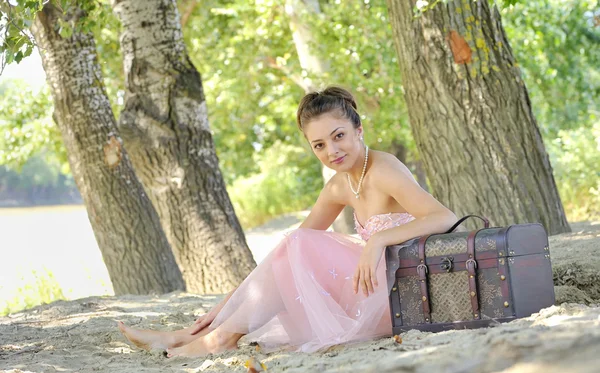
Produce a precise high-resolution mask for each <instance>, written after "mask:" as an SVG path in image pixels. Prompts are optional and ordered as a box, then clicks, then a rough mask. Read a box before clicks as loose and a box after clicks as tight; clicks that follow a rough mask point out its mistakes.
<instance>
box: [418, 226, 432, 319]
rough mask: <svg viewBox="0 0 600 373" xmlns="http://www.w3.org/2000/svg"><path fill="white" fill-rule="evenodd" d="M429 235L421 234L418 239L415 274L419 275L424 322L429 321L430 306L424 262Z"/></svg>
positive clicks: (426, 270)
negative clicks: (417, 261) (417, 262)
mask: <svg viewBox="0 0 600 373" xmlns="http://www.w3.org/2000/svg"><path fill="white" fill-rule="evenodd" d="M430 236H431V235H427V236H423V237H421V238H420V239H419V265H418V266H417V274H418V275H419V285H420V288H421V302H422V303H423V318H424V320H425V322H426V323H431V307H430V305H429V289H428V286H427V285H428V284H427V272H429V270H428V269H427V264H426V263H425V244H426V243H427V239H428V238H429V237H430Z"/></svg>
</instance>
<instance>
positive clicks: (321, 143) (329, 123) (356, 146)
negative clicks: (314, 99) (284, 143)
mask: <svg viewBox="0 0 600 373" xmlns="http://www.w3.org/2000/svg"><path fill="white" fill-rule="evenodd" d="M361 134H362V126H361V127H358V128H354V126H353V125H352V122H350V120H348V119H346V118H340V117H339V116H337V115H333V114H331V113H326V114H323V115H320V116H318V117H317V118H315V119H313V120H311V121H310V122H309V123H308V124H306V125H305V126H304V135H305V136H306V138H307V140H308V143H309V144H310V146H311V148H312V150H313V152H314V153H315V155H316V156H317V158H319V160H320V161H321V163H323V164H324V165H325V166H327V167H329V168H331V169H333V170H335V171H348V170H349V169H350V168H352V166H353V165H354V164H355V163H356V162H357V161H358V160H359V157H360V155H361V152H362V148H363V145H362V143H361V141H360V136H361Z"/></svg>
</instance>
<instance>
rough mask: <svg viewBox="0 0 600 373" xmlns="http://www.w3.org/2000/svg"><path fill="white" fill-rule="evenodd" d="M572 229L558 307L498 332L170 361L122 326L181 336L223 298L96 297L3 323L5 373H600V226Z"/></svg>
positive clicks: (558, 253) (559, 239)
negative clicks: (137, 342) (255, 366)
mask: <svg viewBox="0 0 600 373" xmlns="http://www.w3.org/2000/svg"><path fill="white" fill-rule="evenodd" d="M288 223H290V224H293V222H291V221H288ZM286 224H287V223H286ZM288 227H289V226H288ZM572 228H573V232H572V233H569V234H563V235H559V236H553V237H551V238H550V250H551V255H552V263H553V267H554V268H553V269H554V275H555V284H557V285H558V286H556V288H555V290H556V296H557V305H555V306H552V307H550V308H547V309H544V310H542V311H541V312H539V313H538V314H534V315H532V316H531V317H529V318H526V319H521V320H516V321H513V322H511V323H507V324H502V325H497V326H495V327H492V328H486V329H477V330H461V331H448V332H443V333H423V332H416V331H412V332H408V333H405V334H403V335H402V336H401V337H402V343H397V342H395V341H394V340H393V339H392V338H384V339H380V340H376V341H371V342H365V343H356V344H351V345H344V346H336V347H334V348H331V349H329V350H327V351H324V352H318V353H313V354H302V353H290V352H285V351H279V352H273V353H270V354H264V353H262V352H261V351H260V350H257V348H256V347H255V346H251V345H248V344H247V343H245V344H242V346H241V348H240V349H239V350H237V351H231V352H227V353H223V354H219V355H211V356H209V357H208V358H198V359H187V358H174V359H167V358H166V357H164V356H163V354H162V352H160V351H155V352H145V351H141V350H139V349H136V348H133V347H131V346H130V345H129V344H128V343H127V342H126V340H125V338H124V337H123V336H122V335H121V334H120V333H119V331H118V329H117V327H116V320H122V321H124V322H126V323H127V324H128V325H133V326H135V327H141V328H152V329H157V330H175V329H178V328H181V327H184V326H187V325H189V324H190V323H192V322H193V321H194V319H195V315H198V314H201V313H204V312H205V311H207V310H208V309H209V308H210V307H211V306H212V305H214V304H215V303H216V302H218V300H219V299H220V296H195V295H190V294H182V293H177V294H175V293H173V294H166V295H161V296H122V297H90V298H84V299H78V300H74V301H68V302H66V301H58V302H55V303H52V304H49V305H43V306H39V307H36V308H33V309H30V310H27V311H25V312H21V313H17V314H13V315H10V316H9V317H3V318H0V371H2V372H11V373H16V372H36V373H37V372H115V373H125V372H246V371H247V368H245V367H244V363H245V362H246V360H248V359H249V358H250V357H254V358H255V359H256V360H258V361H261V362H262V363H264V364H265V365H266V367H267V369H268V370H267V371H268V372H290V373H291V372H378V373H379V372H428V373H431V372H453V373H454V372H456V373H459V372H505V373H516V372H519V373H528V372H542V371H543V372H557V373H558V372H561V373H563V372H598V371H600V368H599V367H600V354H599V353H598V352H599V351H600V258H599V256H598V253H600V222H583V223H574V224H572ZM269 229H271V231H269V232H262V233H261V232H260V231H255V232H253V233H252V234H255V235H260V234H262V235H263V236H264V237H263V236H261V237H260V238H257V237H258V236H254V239H256V240H258V241H255V242H259V241H260V243H261V244H265V243H266V239H265V237H269V236H272V237H273V239H276V240H278V239H279V237H280V232H281V230H277V229H276V228H273V227H270V228H269ZM249 242H252V237H249ZM251 246H252V244H251ZM261 246H262V245H261ZM270 247H272V246H270ZM255 255H256V253H255Z"/></svg>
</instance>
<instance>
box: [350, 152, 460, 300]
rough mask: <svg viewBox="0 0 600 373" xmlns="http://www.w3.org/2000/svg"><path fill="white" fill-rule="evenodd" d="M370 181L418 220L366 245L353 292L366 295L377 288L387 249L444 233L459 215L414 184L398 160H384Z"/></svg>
mask: <svg viewBox="0 0 600 373" xmlns="http://www.w3.org/2000/svg"><path fill="white" fill-rule="evenodd" d="M372 171H373V173H372V174H371V177H373V180H374V181H375V185H377V186H378V188H381V190H382V191H383V192H384V193H386V194H388V195H389V196H391V197H392V198H394V199H395V200H396V202H398V204H400V205H401V206H402V207H403V208H404V209H405V210H406V212H408V213H409V214H411V215H412V216H414V217H415V220H413V221H411V222H409V223H406V224H403V225H401V226H398V227H394V228H390V229H387V230H384V231H380V232H377V233H375V234H373V235H372V236H371V238H370V239H369V241H368V242H367V244H366V246H365V248H364V250H363V252H362V254H361V258H360V262H359V265H358V267H357V269H356V271H355V273H354V279H353V280H354V281H353V285H354V292H355V293H357V292H358V290H359V288H360V289H362V291H363V293H364V294H365V295H367V296H368V295H369V293H373V292H374V287H376V286H378V283H377V276H376V275H375V274H376V269H377V264H378V263H379V260H380V259H381V255H382V254H383V251H384V250H385V247H386V246H389V245H394V244H398V243H401V242H404V241H407V240H409V239H411V238H415V237H419V236H423V235H426V234H432V233H442V232H444V231H446V230H447V229H449V228H450V227H451V226H452V225H453V224H454V223H456V221H457V218H456V215H454V213H453V212H452V211H450V210H449V209H448V208H446V207H445V206H444V205H442V204H441V203H440V202H439V201H438V200H436V199H435V198H433V196H432V195H431V194H429V193H427V192H426V191H424V190H423V189H422V188H421V186H419V184H418V183H417V182H416V181H415V180H414V178H413V177H412V175H411V174H410V171H409V170H408V168H407V167H406V166H405V165H404V164H402V163H401V162H400V161H399V160H397V159H396V158H395V157H392V156H389V157H382V162H381V163H380V164H379V165H378V167H377V168H373V170H372Z"/></svg>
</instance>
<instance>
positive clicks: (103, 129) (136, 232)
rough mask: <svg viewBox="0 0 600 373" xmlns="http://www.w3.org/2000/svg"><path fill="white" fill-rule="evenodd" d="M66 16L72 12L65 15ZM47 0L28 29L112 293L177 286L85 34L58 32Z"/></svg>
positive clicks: (165, 243)
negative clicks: (39, 57)
mask: <svg viewBox="0 0 600 373" xmlns="http://www.w3.org/2000/svg"><path fill="white" fill-rule="evenodd" d="M71 16H72V15H71ZM61 17H63V14H62V12H60V11H59V10H57V9H56V8H55V7H54V6H52V5H51V3H48V4H46V5H45V6H44V8H43V10H42V11H41V12H39V13H38V16H37V18H36V20H35V23H34V25H33V27H32V31H33V34H34V37H35V40H36V42H37V44H38V45H39V46H40V53H41V56H42V62H43V66H44V70H45V71H46V78H47V80H48V84H49V86H50V89H51V91H52V97H53V100H54V114H53V117H54V120H55V121H56V123H57V125H58V127H59V128H60V131H61V132H62V136H63V140H64V144H65V146H66V148H67V153H68V157H69V164H70V165H71V171H72V173H73V176H74V179H75V181H76V183H77V186H78V188H79V191H80V192H81V196H82V197H83V200H84V203H85V206H86V208H87V212H88V216H89V219H90V223H91V225H92V228H93V230H94V234H95V236H96V240H97V241H98V246H99V247H100V250H101V252H102V256H103V258H104V263H105V264H106V267H107V269H108V273H109V274H110V278H111V281H112V284H113V288H114V291H115V293H116V294H127V293H133V294H148V293H152V292H157V293H166V292H170V291H174V290H177V289H184V283H183V279H182V276H181V272H180V271H179V268H178V267H177V263H176V262H175V258H174V256H173V253H172V252H171V248H170V246H169V243H168V241H167V239H166V236H165V234H164V232H163V230H162V228H161V226H160V221H159V219H158V215H157V214H156V211H155V210H154V208H153V207H152V204H151V203H150V201H149V200H148V198H147V197H146V195H145V194H144V190H143V188H142V186H141V184H140V183H139V181H138V179H137V178H136V176H135V174H134V172H133V169H132V166H131V163H130V161H129V158H128V155H127V153H126V152H125V150H124V149H123V148H122V147H121V140H120V138H119V135H118V132H117V130H116V122H115V118H114V115H113V112H112V109H111V107H110V103H109V100H108V98H107V97H106V92H105V90H104V86H103V83H102V76H101V74H102V73H101V69H100V65H99V64H98V59H97V56H96V45H95V41H94V38H93V36H92V35H91V34H86V33H80V32H77V31H75V32H73V35H72V36H71V37H69V38H64V39H63V38H62V37H61V36H60V35H59V34H58V32H57V30H58V20H59V19H60V18H61Z"/></svg>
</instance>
